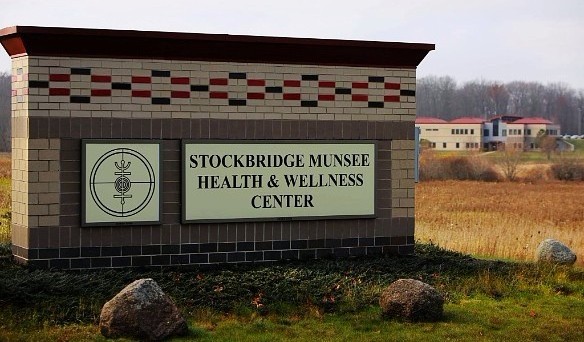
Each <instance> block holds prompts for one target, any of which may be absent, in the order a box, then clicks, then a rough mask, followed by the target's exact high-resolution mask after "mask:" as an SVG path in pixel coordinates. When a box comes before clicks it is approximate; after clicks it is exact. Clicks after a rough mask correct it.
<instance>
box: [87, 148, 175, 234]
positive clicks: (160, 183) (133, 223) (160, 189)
mask: <svg viewBox="0 0 584 342" xmlns="http://www.w3.org/2000/svg"><path fill="white" fill-rule="evenodd" d="M115 143H120V144H141V145H158V190H157V192H158V198H159V200H158V202H159V203H158V220H157V221H130V222H89V223H88V222H87V221H86V215H87V208H86V195H87V180H86V178H87V177H86V172H87V170H86V162H87V154H86V146H87V144H115ZM162 147H163V145H162V140H144V139H81V215H80V216H81V217H80V219H81V227H107V226H112V227H120V226H139V225H160V224H162V216H163V212H162V208H163V206H162V204H163V203H162V202H163V201H162V198H163V194H164V192H163V184H164V182H163V180H162V178H163V174H162V173H163V164H164V163H163V160H162V157H163V155H162Z"/></svg>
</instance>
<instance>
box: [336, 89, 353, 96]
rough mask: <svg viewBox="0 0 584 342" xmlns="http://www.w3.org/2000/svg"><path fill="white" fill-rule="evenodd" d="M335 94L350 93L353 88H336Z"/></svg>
mask: <svg viewBox="0 0 584 342" xmlns="http://www.w3.org/2000/svg"><path fill="white" fill-rule="evenodd" d="M335 94H339V95H350V94H351V88H335Z"/></svg>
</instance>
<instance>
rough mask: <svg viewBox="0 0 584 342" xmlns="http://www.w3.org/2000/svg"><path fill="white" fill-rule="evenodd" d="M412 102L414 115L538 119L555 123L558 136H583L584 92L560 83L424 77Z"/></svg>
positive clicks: (448, 117) (451, 117) (448, 118)
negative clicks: (415, 113)
mask: <svg viewBox="0 0 584 342" xmlns="http://www.w3.org/2000/svg"><path fill="white" fill-rule="evenodd" d="M416 102H417V112H418V116H431V117H438V118H441V119H444V120H451V119H454V118H458V117H462V116H473V117H480V118H483V119H488V118H491V117H493V116H497V115H504V114H507V115H518V116H524V117H534V116H538V117H543V118H546V119H548V120H551V121H553V122H554V123H559V124H560V125H561V127H562V128H561V129H562V133H565V134H584V132H583V131H584V122H583V121H582V120H583V118H582V116H583V115H584V90H582V89H580V90H575V89H573V88H571V87H570V86H568V85H566V84H564V83H551V84H547V85H543V84H541V83H539V82H524V81H513V82H509V83H501V82H495V81H486V80H476V81H470V82H466V83H464V84H462V85H458V83H457V82H456V80H455V79H454V78H452V77H450V76H440V77H439V76H426V77H422V78H419V79H418V81H417V89H416Z"/></svg>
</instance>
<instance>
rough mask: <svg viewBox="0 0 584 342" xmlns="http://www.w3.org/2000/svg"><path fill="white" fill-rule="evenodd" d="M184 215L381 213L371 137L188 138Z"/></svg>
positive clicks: (208, 218)
mask: <svg viewBox="0 0 584 342" xmlns="http://www.w3.org/2000/svg"><path fill="white" fill-rule="evenodd" d="M182 153H183V203H182V208H183V212H182V214H183V222H184V223H188V222H214V221H245V220H294V219H317V218H348V217H374V216H375V160H376V145H375V143H374V142H371V141H360V142H355V141H335V142H334V143H333V142H330V141H311V142H298V141H263V142H249V141H236V142H234V141H212V142H209V141H183V147H182Z"/></svg>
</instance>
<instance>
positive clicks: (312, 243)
mask: <svg viewBox="0 0 584 342" xmlns="http://www.w3.org/2000/svg"><path fill="white" fill-rule="evenodd" d="M308 248H324V240H322V239H318V240H308Z"/></svg>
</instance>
